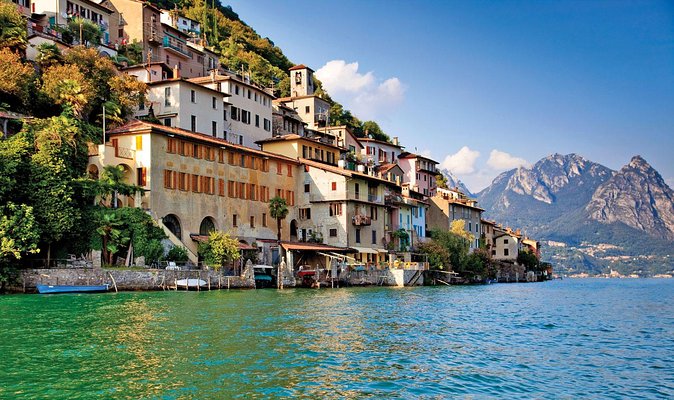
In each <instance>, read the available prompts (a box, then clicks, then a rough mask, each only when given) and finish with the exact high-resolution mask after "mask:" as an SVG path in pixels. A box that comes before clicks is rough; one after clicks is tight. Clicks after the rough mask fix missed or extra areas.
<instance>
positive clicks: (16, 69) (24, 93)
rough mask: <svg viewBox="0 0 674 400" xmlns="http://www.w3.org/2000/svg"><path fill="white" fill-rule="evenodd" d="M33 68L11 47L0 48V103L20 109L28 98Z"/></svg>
mask: <svg viewBox="0 0 674 400" xmlns="http://www.w3.org/2000/svg"><path fill="white" fill-rule="evenodd" d="M34 77H35V74H34V71H33V68H32V67H31V66H30V65H29V64H25V63H24V62H23V61H21V56H20V55H19V54H18V53H15V52H13V51H12V50H10V49H9V48H2V49H0V103H5V104H7V105H9V106H10V108H13V109H15V110H20V109H22V108H23V107H24V104H25V103H26V101H27V100H28V96H29V92H30V88H31V82H32V81H33V79H34Z"/></svg>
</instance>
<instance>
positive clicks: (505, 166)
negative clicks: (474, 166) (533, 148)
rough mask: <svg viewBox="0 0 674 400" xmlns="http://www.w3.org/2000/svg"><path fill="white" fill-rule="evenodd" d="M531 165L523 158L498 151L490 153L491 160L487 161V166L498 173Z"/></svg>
mask: <svg viewBox="0 0 674 400" xmlns="http://www.w3.org/2000/svg"><path fill="white" fill-rule="evenodd" d="M529 165H530V164H529V162H528V161H527V160H525V159H523V158H519V157H515V156H513V155H511V154H508V153H506V152H505V151H499V150H496V149H494V150H492V151H491V153H489V159H488V160H487V166H489V167H490V168H492V169H494V170H496V171H505V170H509V169H513V168H517V167H521V166H526V167H528V166H529Z"/></svg>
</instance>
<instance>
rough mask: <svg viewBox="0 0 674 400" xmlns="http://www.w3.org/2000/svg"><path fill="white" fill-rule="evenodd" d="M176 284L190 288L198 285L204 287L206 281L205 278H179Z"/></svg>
mask: <svg viewBox="0 0 674 400" xmlns="http://www.w3.org/2000/svg"><path fill="white" fill-rule="evenodd" d="M176 285H177V286H178V287H187V288H188V289H189V288H196V287H203V286H206V281H205V280H203V279H194V278H190V279H178V280H177V281H176Z"/></svg>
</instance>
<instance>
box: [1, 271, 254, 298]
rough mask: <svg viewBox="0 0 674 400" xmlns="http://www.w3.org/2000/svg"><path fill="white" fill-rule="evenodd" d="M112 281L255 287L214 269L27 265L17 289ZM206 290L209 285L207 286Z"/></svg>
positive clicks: (120, 284)
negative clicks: (188, 281) (191, 281)
mask: <svg viewBox="0 0 674 400" xmlns="http://www.w3.org/2000/svg"><path fill="white" fill-rule="evenodd" d="M113 278H114V283H115V284H116V285H117V289H118V290H162V289H169V288H173V287H175V281H176V280H178V279H186V278H189V279H203V280H204V281H206V282H208V283H210V287H211V289H217V288H228V287H229V288H232V289H234V288H247V289H252V288H255V281H254V280H253V279H246V278H244V277H240V276H230V277H226V276H223V275H222V274H221V273H220V272H216V271H213V270H203V271H202V270H195V271H167V270H163V269H147V270H116V269H115V270H108V269H99V268H96V269H93V268H81V269H28V270H24V271H22V273H21V275H20V278H19V282H18V286H17V287H14V288H13V289H14V290H16V291H24V290H25V291H26V292H34V291H36V285H39V284H44V285H101V284H105V283H107V284H109V285H110V289H111V290H114V289H113ZM202 289H203V288H202ZM206 290H208V286H207V287H206Z"/></svg>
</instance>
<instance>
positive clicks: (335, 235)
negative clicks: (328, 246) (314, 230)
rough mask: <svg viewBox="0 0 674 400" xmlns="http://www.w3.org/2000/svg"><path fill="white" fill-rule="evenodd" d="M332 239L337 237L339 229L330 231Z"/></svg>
mask: <svg viewBox="0 0 674 400" xmlns="http://www.w3.org/2000/svg"><path fill="white" fill-rule="evenodd" d="M330 237H337V229H330Z"/></svg>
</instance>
